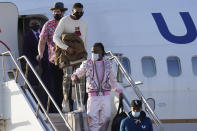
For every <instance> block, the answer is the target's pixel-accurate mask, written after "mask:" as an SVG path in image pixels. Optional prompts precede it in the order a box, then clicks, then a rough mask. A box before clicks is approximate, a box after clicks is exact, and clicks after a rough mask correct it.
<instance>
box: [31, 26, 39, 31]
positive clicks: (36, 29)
mask: <svg viewBox="0 0 197 131" xmlns="http://www.w3.org/2000/svg"><path fill="white" fill-rule="evenodd" d="M31 28H32V30H34V31H35V32H37V31H38V29H39V28H40V25H32V26H31Z"/></svg>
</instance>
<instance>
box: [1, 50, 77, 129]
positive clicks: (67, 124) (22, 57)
mask: <svg viewBox="0 0 197 131" xmlns="http://www.w3.org/2000/svg"><path fill="white" fill-rule="evenodd" d="M0 55H1V56H2V68H3V81H4V82H5V65H4V56H10V57H11V59H12V61H13V62H14V64H15V65H16V68H17V70H18V71H19V72H20V74H21V75H22V77H23V79H24V80H25V82H26V83H27V85H28V86H29V88H30V90H31V92H32V93H33V95H34V97H35V98H36V100H37V101H38V108H39V107H41V109H42V110H43V112H44V114H45V116H46V117H47V119H48V121H49V122H50V124H51V126H52V128H53V129H54V130H55V131H58V130H57V128H56V127H55V125H54V124H53V122H52V121H51V119H50V117H49V115H48V113H47V111H46V110H45V108H44V106H43V105H42V103H41V101H40V99H39V98H38V96H37V95H36V93H35V92H34V90H33V88H32V86H31V84H30V83H29V81H28V80H27V78H26V77H25V75H24V73H23V72H22V70H21V69H20V68H19V66H18V64H17V62H16V61H15V59H14V57H13V55H12V53H11V52H10V51H7V52H4V53H1V54H0ZM21 59H24V60H25V61H26V62H27V63H28V65H29V66H30V68H31V70H32V71H33V73H34V74H35V75H36V78H37V79H38V81H39V82H40V84H41V85H42V87H43V89H44V90H45V92H46V93H47V95H48V98H50V100H51V101H52V103H53V104H54V106H55V108H56V109H57V111H58V113H59V114H60V116H61V117H62V119H63V121H64V123H65V124H66V126H67V127H68V129H69V130H70V131H73V129H72V128H71V126H70V125H69V123H68V122H67V120H66V119H65V117H64V115H63V114H62V112H61V110H60V109H59V107H58V106H57V104H56V102H55V101H54V99H53V97H52V96H51V95H50V93H49V91H48V90H47V88H46V86H45V85H44V83H43V82H42V80H41V79H40V77H39V76H38V74H37V72H36V71H35V70H34V68H33V66H32V65H31V63H30V62H29V60H28V58H27V57H26V56H21V57H19V58H18V60H21ZM37 113H38V112H36V114H37Z"/></svg>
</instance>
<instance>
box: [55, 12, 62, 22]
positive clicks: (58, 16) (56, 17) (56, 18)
mask: <svg viewBox="0 0 197 131" xmlns="http://www.w3.org/2000/svg"><path fill="white" fill-rule="evenodd" d="M53 17H54V19H55V20H57V21H59V20H60V19H61V18H62V15H61V14H54V15H53Z"/></svg>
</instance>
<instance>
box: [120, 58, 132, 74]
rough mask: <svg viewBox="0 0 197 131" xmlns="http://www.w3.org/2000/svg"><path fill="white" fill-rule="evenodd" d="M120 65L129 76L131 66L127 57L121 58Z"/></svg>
mask: <svg viewBox="0 0 197 131" xmlns="http://www.w3.org/2000/svg"><path fill="white" fill-rule="evenodd" d="M121 62H122V65H123V66H124V68H125V70H126V71H127V73H128V74H129V75H130V74H131V66H130V61H129V59H128V58H127V57H123V58H122V60H121Z"/></svg>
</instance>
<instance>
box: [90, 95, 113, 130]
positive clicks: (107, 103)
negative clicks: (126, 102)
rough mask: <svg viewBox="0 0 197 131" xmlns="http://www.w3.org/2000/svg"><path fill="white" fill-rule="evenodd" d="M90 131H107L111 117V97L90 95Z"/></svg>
mask: <svg viewBox="0 0 197 131" xmlns="http://www.w3.org/2000/svg"><path fill="white" fill-rule="evenodd" d="M87 114H88V124H89V129H90V131H106V130H107V128H108V125H109V121H110V117H111V97H110V95H105V96H90V97H89V98H88V102H87Z"/></svg>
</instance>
